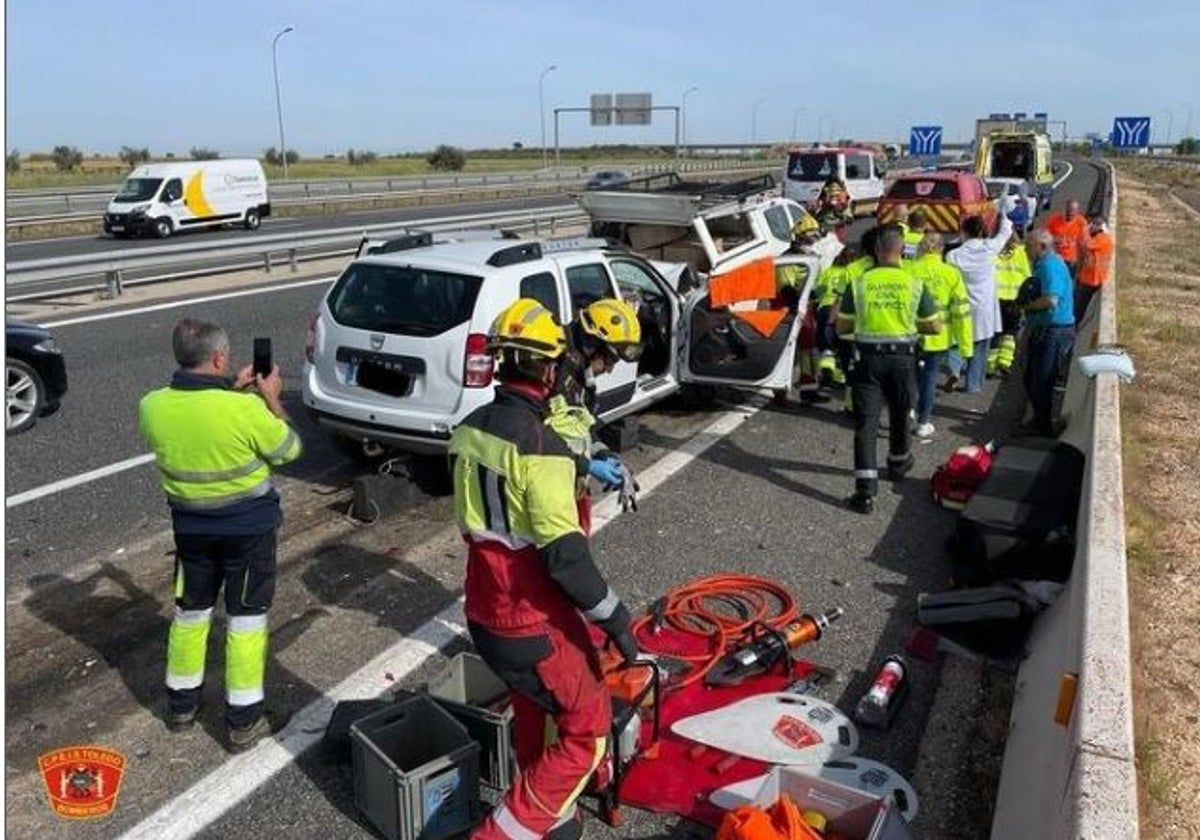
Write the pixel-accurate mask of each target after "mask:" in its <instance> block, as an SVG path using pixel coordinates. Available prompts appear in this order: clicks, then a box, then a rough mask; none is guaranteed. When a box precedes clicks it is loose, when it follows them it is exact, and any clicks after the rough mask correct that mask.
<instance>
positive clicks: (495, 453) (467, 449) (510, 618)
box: [450, 385, 619, 629]
mask: <svg viewBox="0 0 1200 840" xmlns="http://www.w3.org/2000/svg"><path fill="white" fill-rule="evenodd" d="M545 410H546V406H545V402H544V396H541V395H535V394H533V393H530V392H529V390H528V389H523V388H521V387H519V386H512V385H502V386H501V387H499V388H497V389H496V398H495V401H494V402H491V403H489V404H488V405H486V406H483V407H482V408H479V409H476V410H475V411H474V412H472V413H471V414H470V415H468V416H467V418H466V419H465V420H463V422H462V424H461V425H459V427H458V428H457V429H455V431H454V435H453V436H452V437H451V438H450V455H451V458H452V459H453V464H454V466H453V485H454V518H455V521H456V522H457V524H458V527H459V530H460V531H461V532H462V534H463V537H464V539H466V541H467V545H468V546H469V553H468V559H467V577H466V583H465V587H464V589H465V593H464V594H465V597H466V606H465V611H466V616H467V618H468V619H470V620H471V621H477V622H480V623H482V624H484V625H485V626H487V627H494V628H502V629H516V628H525V627H532V626H534V625H537V624H540V623H544V622H546V621H554V620H555V619H556V618H562V617H564V616H566V615H568V614H573V613H574V611H575V610H576V609H578V610H579V611H582V612H584V614H585V615H587V616H588V617H589V618H591V619H592V620H594V621H604V620H606V619H608V618H609V617H610V616H611V615H612V614H613V611H614V610H615V609H616V607H617V604H618V603H619V601H618V599H617V597H616V595H615V594H613V591H612V589H610V588H609V586H608V584H607V582H606V581H605V580H604V577H603V576H602V575H601V574H600V572H599V570H598V569H597V568H596V565H595V563H594V562H593V560H592V555H591V551H590V550H589V548H588V542H587V538H586V537H585V536H584V534H583V531H582V529H581V527H580V522H579V515H578V511H577V508H576V504H575V491H576V478H577V469H576V458H575V456H574V454H573V453H572V452H571V450H570V449H569V448H568V446H567V445H566V443H564V441H563V440H562V438H561V437H559V435H557V434H556V433H555V432H554V431H553V430H552V429H550V428H549V427H547V426H546V424H545V417H544V414H545Z"/></svg>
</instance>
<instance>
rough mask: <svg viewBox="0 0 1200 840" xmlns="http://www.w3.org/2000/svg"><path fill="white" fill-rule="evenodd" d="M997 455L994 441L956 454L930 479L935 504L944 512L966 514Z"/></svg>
mask: <svg viewBox="0 0 1200 840" xmlns="http://www.w3.org/2000/svg"><path fill="white" fill-rule="evenodd" d="M995 454H996V444H995V442H994V441H989V442H988V443H984V444H979V443H973V444H971V445H969V446H960V447H959V448H958V449H956V450H954V452H953V454H951V455H950V458H949V459H948V460H947V461H946V463H944V464H942V466H940V467H938V468H937V469H936V470H934V472H933V477H932V478H930V479H929V490H930V492H931V493H932V494H933V500H934V501H935V502H937V503H938V504H940V505H941V506H942V507H944V508H949V509H950V510H962V509H963V508H964V507H966V506H967V502H969V501H971V497H972V496H973V495H975V491H976V490H978V489H979V485H980V484H982V483H983V480H984V479H985V478H987V476H988V473H989V472H991V470H992V461H993V460H994V458H995Z"/></svg>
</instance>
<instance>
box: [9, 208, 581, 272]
mask: <svg viewBox="0 0 1200 840" xmlns="http://www.w3.org/2000/svg"><path fill="white" fill-rule="evenodd" d="M574 206H576V205H575V204H574V202H572V201H571V200H570V199H569V198H567V197H566V196H562V195H546V196H534V197H530V198H513V199H501V200H498V201H479V202H471V203H468V204H448V205H440V206H437V205H431V206H427V207H403V208H397V209H393V210H365V211H356V212H352V213H339V214H337V215H333V216H313V217H309V218H283V217H274V218H267V219H264V220H263V224H262V227H261V228H260V229H259V230H258V231H248V230H243V229H241V228H230V229H227V230H222V229H209V230H197V231H184V232H181V233H179V234H177V235H176V236H173V237H171V238H170V239H167V240H165V242H164V240H160V239H154V238H146V239H113V238H112V237H108V236H103V235H100V236H70V237H59V238H54V239H38V240H29V241H26V242H10V243H8V244H7V245H6V247H5V250H4V256H5V259H6V260H8V261H9V262H19V261H25V260H38V259H50V258H53V257H65V256H74V255H77V254H101V253H109V252H116V251H136V250H139V249H142V248H152V247H161V246H162V245H164V244H175V243H186V242H189V241H194V240H196V239H202V240H203V241H205V242H209V241H212V240H218V241H219V240H226V239H227V240H230V241H235V240H236V241H238V242H239V243H245V242H252V241H253V237H255V236H261V235H263V234H264V233H300V232H311V233H316V232H319V231H326V230H332V229H336V228H345V227H356V226H358V225H373V224H386V223H393V222H403V221H406V220H409V219H437V218H444V217H449V216H466V215H471V214H474V213H487V212H498V211H503V210H543V209H549V208H555V207H574Z"/></svg>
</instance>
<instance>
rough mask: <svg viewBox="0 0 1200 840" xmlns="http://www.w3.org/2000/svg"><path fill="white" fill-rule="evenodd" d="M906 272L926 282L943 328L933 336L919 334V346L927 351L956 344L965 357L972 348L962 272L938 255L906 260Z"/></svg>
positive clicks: (968, 356)
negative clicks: (938, 311)
mask: <svg viewBox="0 0 1200 840" xmlns="http://www.w3.org/2000/svg"><path fill="white" fill-rule="evenodd" d="M908 271H909V273H911V274H912V275H913V276H914V277H916V278H917V279H918V280H920V281H921V282H922V283H924V284H925V288H926V289H928V290H929V293H930V294H931V295H933V300H934V302H935V303H936V304H937V306H938V309H939V310H940V311H941V313H942V328H941V329H940V330H939V331H938V332H937V333H936V334H934V335H923V336H921V346H922V348H923V349H924V350H925V351H926V352H929V353H936V352H939V351H941V350H949V349H950V346H951V344H953V345H955V346H956V347H958V353H959V355H960V356H962V357H963V358H964V359H969V358H971V354H972V351H973V350H974V347H975V345H974V343H973V341H974V337H973V336H972V322H971V299H970V298H969V297H968V296H967V284H966V282H965V281H964V280H963V276H962V272H961V271H959V270H958V269H957V268H956V267H955V266H952V265H950V264H949V263H947V262H946V261H945V260H943V259H942V257H941V255H940V254H923V255H922V256H920V257H917V259H915V260H912V261H911V262H910V263H908Z"/></svg>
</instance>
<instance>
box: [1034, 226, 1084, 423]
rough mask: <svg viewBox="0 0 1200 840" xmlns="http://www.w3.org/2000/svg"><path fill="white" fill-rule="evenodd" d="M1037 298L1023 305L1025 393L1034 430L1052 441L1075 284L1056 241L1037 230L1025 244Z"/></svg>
mask: <svg viewBox="0 0 1200 840" xmlns="http://www.w3.org/2000/svg"><path fill="white" fill-rule="evenodd" d="M1025 250H1026V251H1027V252H1028V254H1029V262H1030V264H1031V265H1032V266H1033V276H1034V278H1035V279H1036V280H1037V284H1038V292H1039V296H1038V297H1037V298H1035V299H1034V300H1033V301H1032V302H1030V303H1027V304H1026V305H1025V312H1026V316H1027V318H1026V323H1027V324H1028V328H1029V350H1028V353H1027V355H1026V361H1025V391H1026V393H1027V394H1028V395H1029V402H1030V403H1031V404H1032V405H1033V424H1032V431H1033V432H1034V433H1035V434H1039V435H1046V436H1047V437H1053V436H1054V427H1053V424H1052V422H1051V412H1052V410H1053V406H1054V383H1055V381H1056V380H1057V379H1058V371H1059V368H1060V367H1061V366H1062V363H1063V361H1064V360H1065V359H1067V358H1068V357H1069V356H1070V354H1071V348H1072V347H1073V346H1074V344H1075V311H1074V281H1072V280H1071V271H1070V269H1069V268H1067V264H1066V263H1065V262H1063V258H1062V257H1060V256H1059V255H1058V254H1057V253H1056V252H1055V250H1054V237H1053V236H1051V235H1050V233H1049V232H1048V231H1046V230H1041V229H1039V230H1035V231H1034V232H1033V233H1031V234H1030V235H1029V239H1028V241H1026V243H1025Z"/></svg>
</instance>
